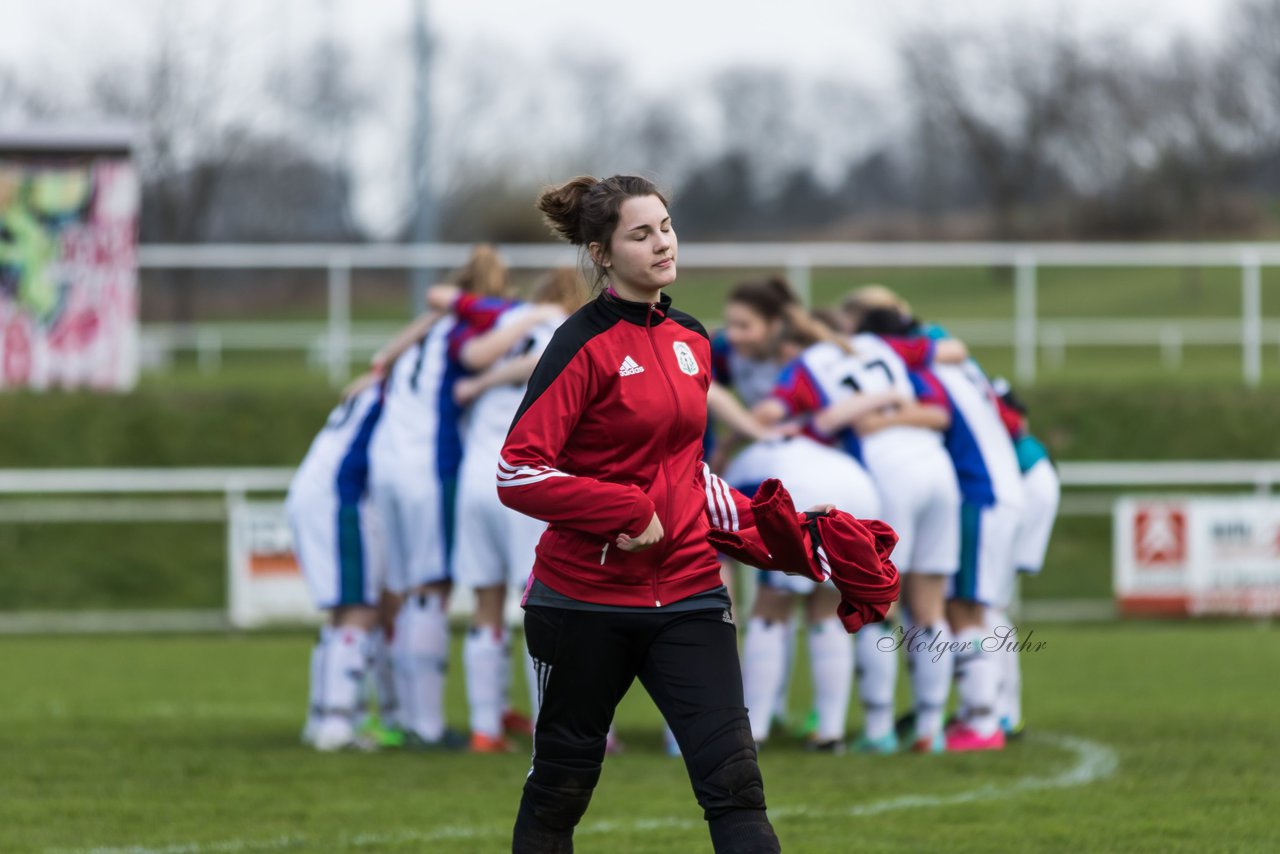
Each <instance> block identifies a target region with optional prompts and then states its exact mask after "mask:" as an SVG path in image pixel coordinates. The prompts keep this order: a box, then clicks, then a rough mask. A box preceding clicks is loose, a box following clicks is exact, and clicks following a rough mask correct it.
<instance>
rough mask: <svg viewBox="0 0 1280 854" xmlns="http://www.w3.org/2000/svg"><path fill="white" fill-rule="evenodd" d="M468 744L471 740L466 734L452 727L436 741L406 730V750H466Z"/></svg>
mask: <svg viewBox="0 0 1280 854" xmlns="http://www.w3.org/2000/svg"><path fill="white" fill-rule="evenodd" d="M468 744H469V741H468V739H467V737H466V736H464V735H462V734H461V733H459V732H457V731H455V730H451V729H446V730H445V731H444V734H443V735H441V736H440V737H439V738H437V739H435V740H434V741H428V740H427V739H425V738H423V737H422V736H420V735H418V734H417V733H416V732H413V731H412V730H405V732H404V747H405V749H406V750H420V751H424V752H440V751H454V750H465V749H466V748H467V746H468Z"/></svg>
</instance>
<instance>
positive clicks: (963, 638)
mask: <svg viewBox="0 0 1280 854" xmlns="http://www.w3.org/2000/svg"><path fill="white" fill-rule="evenodd" d="M986 636H987V633H986V632H985V631H984V630H983V629H981V628H970V629H964V630H963V631H960V632H958V633H957V634H956V642H957V643H959V644H961V645H962V646H961V648H960V650H959V651H958V652H957V653H956V673H955V675H956V696H957V697H958V698H959V700H960V710H959V716H960V720H962V721H964V722H965V724H967V725H968V726H969V728H970V729H972V730H973V731H974V732H976V733H977V734H978V735H980V736H983V737H986V736H990V735H992V734H994V733H995V731H996V729H997V728H998V727H999V720H998V719H997V718H996V700H997V698H998V694H999V689H1000V663H999V662H998V661H997V660H996V656H995V655H993V654H991V653H990V652H988V651H985V650H984V649H983V644H982V641H983V639H984V638H985V637H986Z"/></svg>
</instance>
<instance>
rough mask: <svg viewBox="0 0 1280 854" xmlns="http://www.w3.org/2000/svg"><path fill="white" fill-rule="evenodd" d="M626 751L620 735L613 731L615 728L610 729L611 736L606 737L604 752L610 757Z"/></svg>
mask: <svg viewBox="0 0 1280 854" xmlns="http://www.w3.org/2000/svg"><path fill="white" fill-rule="evenodd" d="M624 750H626V745H625V744H623V743H622V739H620V738H618V734H617V733H616V732H614V731H613V727H609V734H608V735H606V736H605V737H604V752H605V754H606V755H608V756H617V755H618V754H619V753H621V752H622V751H624Z"/></svg>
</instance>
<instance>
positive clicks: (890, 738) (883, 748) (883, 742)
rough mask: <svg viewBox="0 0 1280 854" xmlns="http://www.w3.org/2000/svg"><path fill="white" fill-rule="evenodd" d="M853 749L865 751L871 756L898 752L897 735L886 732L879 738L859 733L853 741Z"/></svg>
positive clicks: (857, 751) (860, 751)
mask: <svg viewBox="0 0 1280 854" xmlns="http://www.w3.org/2000/svg"><path fill="white" fill-rule="evenodd" d="M853 749H854V752H856V753H865V754H869V755H873V756H888V755H889V754H891V753H897V752H898V736H897V735H896V734H895V733H892V732H887V733H885V734H884V735H882V736H880V737H879V738H875V739H872V738H867V736H866V735H865V734H864V735H860V736H858V738H857V740H856V741H854V742H853Z"/></svg>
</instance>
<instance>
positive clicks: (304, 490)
mask: <svg viewBox="0 0 1280 854" xmlns="http://www.w3.org/2000/svg"><path fill="white" fill-rule="evenodd" d="M381 411H382V399H381V390H380V389H379V388H378V387H377V386H374V387H371V388H367V389H365V390H364V391H363V392H361V393H360V394H357V395H354V396H353V397H351V398H349V399H347V400H345V401H343V402H342V403H340V404H338V406H337V407H336V408H335V409H334V410H333V412H332V413H331V414H330V415H329V418H328V421H327V422H326V423H325V426H324V429H323V430H321V431H320V433H319V435H317V436H316V438H315V440H314V441H312V443H311V447H310V449H309V450H308V451H307V455H306V457H305V458H304V459H303V461H302V463H301V465H299V466H298V470H297V472H296V473H295V474H294V477H293V480H292V481H291V482H290V484H289V494H288V496H287V498H286V499H285V511H286V513H287V515H288V518H289V523H290V526H291V527H292V529H293V540H294V552H295V554H296V555H297V557H298V562H299V563H300V564H301V566H302V572H303V576H304V577H305V578H306V581H307V586H308V588H309V589H310V591H311V595H312V599H313V600H314V602H315V603H316V606H317V607H319V608H335V607H339V606H344V605H367V606H372V605H375V604H376V603H377V601H378V595H379V592H380V591H381V588H382V585H383V582H384V579H385V564H384V561H383V549H382V542H381V539H382V537H381V529H380V526H379V525H378V523H377V518H376V514H375V513H374V509H373V507H372V502H371V501H370V500H369V499H368V497H367V486H368V473H369V454H368V449H369V439H370V436H371V435H372V434H373V433H374V432H375V428H376V425H377V423H378V419H379V415H380V413H381Z"/></svg>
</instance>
